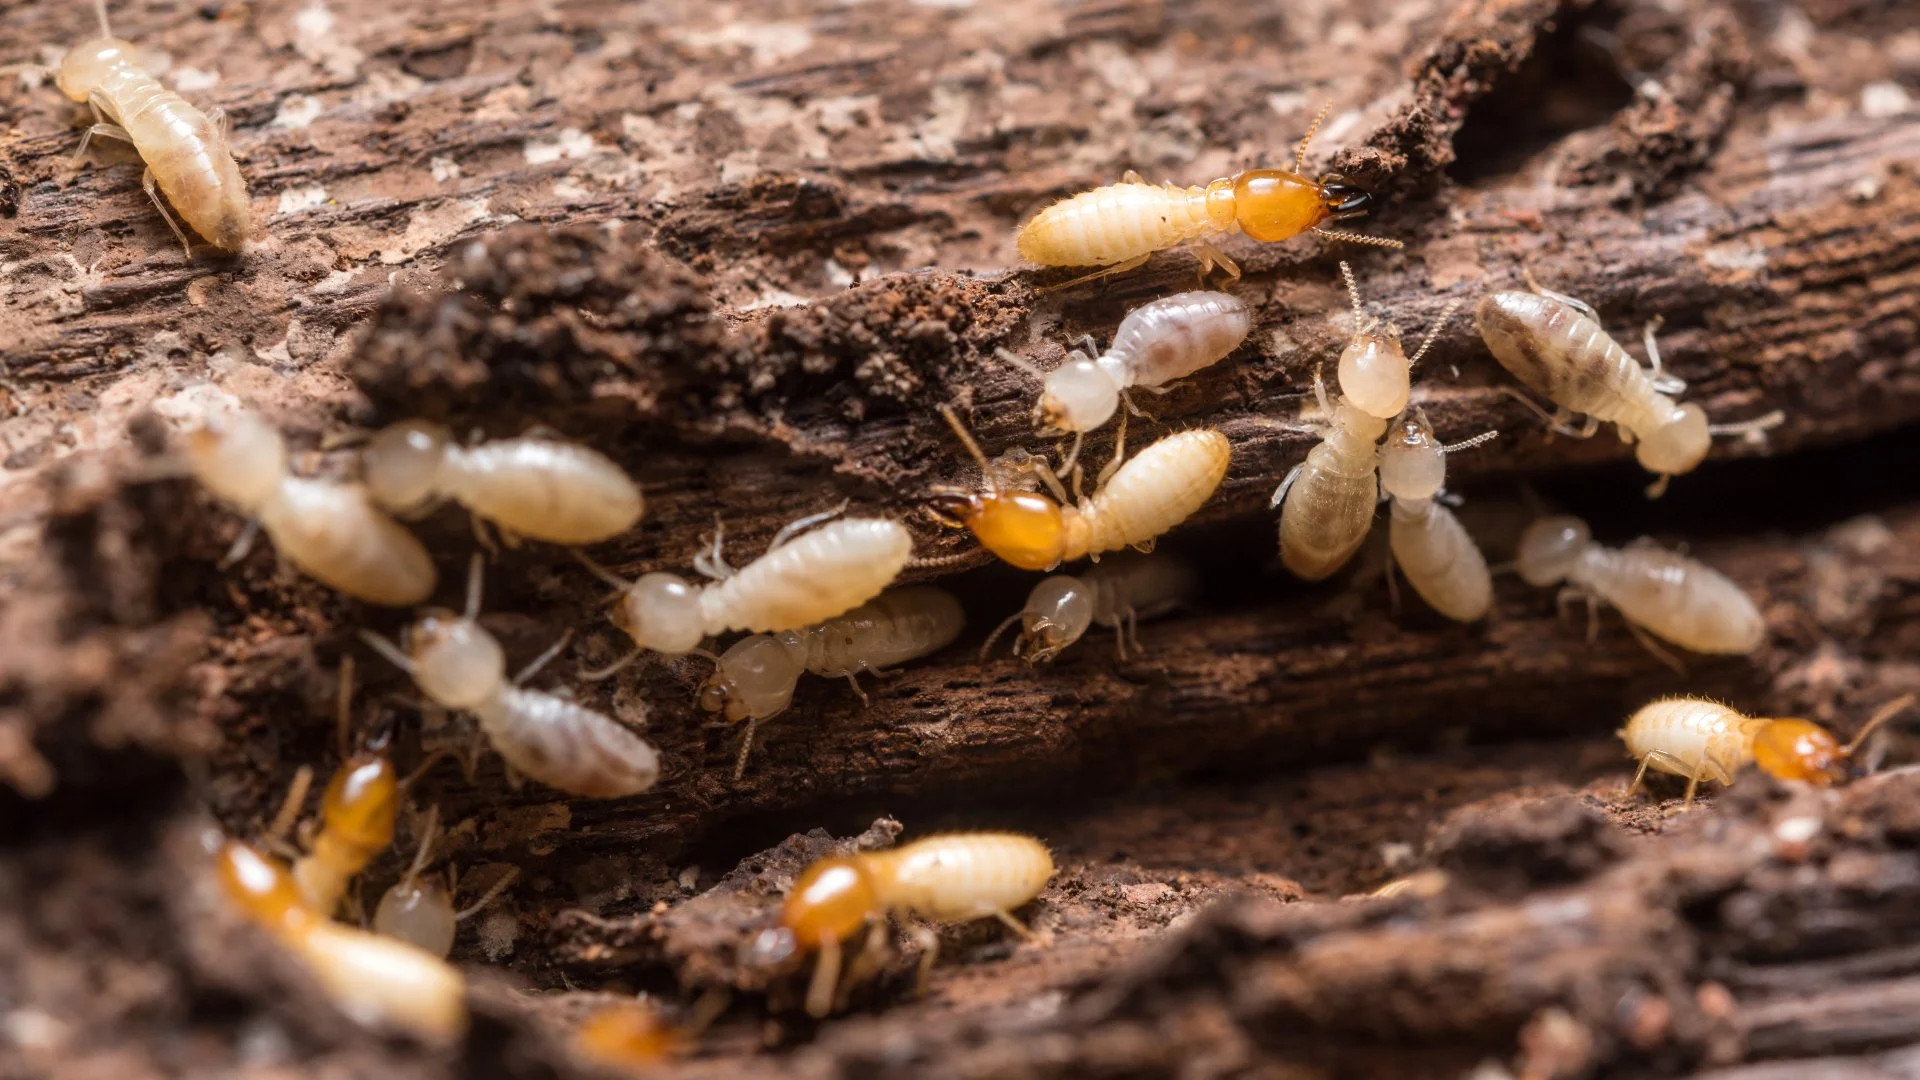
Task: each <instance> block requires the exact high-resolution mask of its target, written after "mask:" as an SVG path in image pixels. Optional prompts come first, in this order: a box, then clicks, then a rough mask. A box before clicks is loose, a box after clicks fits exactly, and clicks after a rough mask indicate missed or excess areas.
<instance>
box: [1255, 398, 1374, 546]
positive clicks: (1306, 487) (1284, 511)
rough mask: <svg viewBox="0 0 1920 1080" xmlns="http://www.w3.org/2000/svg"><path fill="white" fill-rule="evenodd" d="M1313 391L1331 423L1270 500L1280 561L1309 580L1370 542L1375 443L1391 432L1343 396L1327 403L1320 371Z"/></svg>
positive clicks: (1281, 482) (1282, 481) (1269, 505)
mask: <svg viewBox="0 0 1920 1080" xmlns="http://www.w3.org/2000/svg"><path fill="white" fill-rule="evenodd" d="M1313 392H1314V396H1315V397H1317V398H1318V399H1319V401H1320V409H1321V411H1322V412H1325V413H1327V414H1329V415H1331V416H1332V417H1333V420H1332V423H1331V424H1330V425H1329V426H1328V428H1327V430H1326V433H1325V434H1324V435H1323V436H1322V437H1321V439H1320V443H1319V445H1317V446H1315V447H1314V448H1313V449H1312V450H1310V451H1308V453H1307V460H1305V461H1303V462H1301V463H1300V464H1298V465H1295V466H1294V467H1293V468H1292V469H1291V470H1289V471H1288V472H1287V475H1286V478H1285V479H1283V480H1281V481H1280V486H1279V487H1278V488H1276V489H1274V492H1273V499H1272V500H1271V501H1269V502H1268V504H1267V505H1268V507H1269V508H1271V507H1275V506H1278V507H1280V561H1281V562H1282V563H1284V564H1285V565H1286V567H1287V569H1288V570H1291V571H1293V572H1294V573H1295V574H1297V575H1298V576H1300V577H1302V578H1304V579H1306V580H1307V581H1319V580H1320V579H1322V578H1325V577H1328V576H1330V575H1332V574H1333V572H1334V571H1336V570H1338V569H1340V568H1341V567H1342V566H1345V565H1346V564H1347V560H1348V559H1351V558H1353V553H1354V552H1356V551H1359V550H1360V545H1361V544H1363V543H1365V542H1366V539H1367V531H1368V530H1369V529H1371V528H1373V513H1374V510H1375V508H1376V507H1378V505H1379V502H1380V485H1379V483H1378V480H1377V470H1378V468H1379V464H1380V452H1379V448H1378V446H1377V444H1378V443H1379V442H1380V436H1382V435H1384V434H1386V431H1387V422H1386V421H1385V420H1382V419H1381V418H1379V417H1377V416H1371V415H1369V414H1367V413H1366V412H1363V411H1362V410H1361V409H1360V408H1359V407H1357V406H1355V405H1353V404H1351V403H1349V402H1348V401H1346V400H1345V399H1344V398H1343V399H1342V400H1341V401H1340V403H1339V405H1338V407H1336V406H1334V405H1333V404H1332V403H1331V402H1329V401H1328V400H1327V387H1326V383H1324V382H1322V381H1321V379H1320V375H1319V373H1318V372H1315V373H1314V376H1313Z"/></svg>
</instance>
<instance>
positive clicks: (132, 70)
mask: <svg viewBox="0 0 1920 1080" xmlns="http://www.w3.org/2000/svg"><path fill="white" fill-rule="evenodd" d="M94 10H95V12H96V13H97V14H98V15H99V17H100V36H99V37H97V38H94V39H93V40H91V41H83V42H81V43H80V44H78V45H75V46H74V47H73V48H71V49H68V50H67V54H66V56H65V57H63V58H62V59H61V61H60V67H59V70H58V71H56V72H55V74H54V82H55V84H56V85H58V86H59V88H60V92H61V93H62V94H65V95H66V96H67V97H68V98H71V99H72V100H74V101H77V102H79V103H81V104H82V105H85V106H87V107H88V108H89V109H91V110H92V111H93V120H94V123H93V126H92V127H89V128H88V129H87V133H86V135H85V136H83V137H82V138H81V140H80V148H79V149H78V150H77V151H75V152H74V160H76V161H78V160H79V159H81V158H83V157H85V156H86V153H87V146H88V144H89V143H91V142H92V141H93V139H94V138H95V137H99V138H103V139H116V140H118V141H120V142H125V143H131V144H133V148H134V149H135V150H137V151H138V152H139V154H140V157H141V158H142V159H143V160H144V161H145V162H146V164H147V171H146V174H145V175H144V176H142V177H141V181H140V183H141V186H143V187H144V188H146V191H147V197H148V198H150V199H152V200H153V205H154V208H155V209H157V210H159V211H160V216H161V217H162V218H165V219H166V222H167V227H168V228H170V229H172V230H173V234H174V235H175V236H177V237H179V239H180V246H181V247H183V248H185V249H186V252H187V256H188V257H189V258H191V257H192V256H193V244H192V242H190V241H189V240H188V239H187V234H186V233H185V232H184V231H182V230H181V228H180V225H179V223H178V222H176V221H174V219H173V214H171V213H169V212H168V211H167V203H169V202H170V203H172V204H173V207H174V209H175V210H178V211H179V213H180V216H181V217H183V218H185V219H186V221H187V224H188V225H190V226H192V227H193V230H194V231H195V232H197V233H199V234H200V235H201V236H203V237H205V238H206V239H207V241H208V242H209V243H211V244H213V245H214V246H215V247H217V248H220V249H221V250H223V251H239V250H240V249H241V248H243V247H245V246H246V243H247V239H248V237H250V236H251V235H252V232H253V206H252V204H251V203H250V202H249V201H248V200H247V182H246V181H245V180H243V179H241V177H240V167H239V166H237V165H235V164H234V161H233V151H232V149H231V148H229V147H228V145H227V118H226V114H225V113H223V112H221V111H220V110H219V109H215V110H213V112H212V113H211V114H206V113H202V112H201V111H200V110H199V109H196V108H194V107H193V106H192V105H190V104H188V103H187V100H186V99H185V98H183V97H181V96H180V95H179V94H176V93H174V92H173V91H171V90H168V89H167V88H166V87H164V86H162V85H160V82H159V80H157V79H155V78H154V77H153V76H152V75H149V74H147V72H146V71H145V70H144V69H143V68H142V67H141V65H140V64H139V62H138V60H137V58H136V54H135V47H134V45H133V43H132V42H129V41H124V40H122V39H120V38H116V37H114V36H113V31H112V30H110V29H109V28H108V26H107V7H106V4H105V2H104V0H96V3H95V5H94ZM163 194H164V195H165V196H166V198H165V199H164V200H163V199H162V198H161V196H162V195H163Z"/></svg>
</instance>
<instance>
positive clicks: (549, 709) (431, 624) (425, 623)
mask: <svg viewBox="0 0 1920 1080" xmlns="http://www.w3.org/2000/svg"><path fill="white" fill-rule="evenodd" d="M480 585H481V560H480V556H479V555H478V554H475V555H474V557H473V561H472V565H471V570H470V573H469V576H468V579H467V609H466V612H465V614H461V615H456V614H454V613H453V612H451V611H442V610H429V611H426V612H425V613H423V614H422V615H421V616H420V617H419V618H418V619H416V620H415V621H414V623H413V625H412V626H410V627H408V628H407V631H406V633H405V635H404V636H403V637H402V638H401V641H402V643H403V644H402V646H396V645H395V644H394V643H392V642H390V641H388V640H387V639H385V638H383V637H381V636H379V635H378V634H375V633H372V632H371V631H367V630H362V631H361V632H360V637H361V639H362V640H364V641H365V642H366V643H367V644H368V645H369V646H371V647H372V648H373V649H374V651H376V652H378V653H379V654H380V655H382V656H384V657H386V658H387V659H388V660H390V661H392V662H393V663H394V664H395V665H396V666H397V667H399V668H400V669H401V670H403V671H405V672H407V673H408V674H409V675H411V676H413V681H414V683H415V685H417V686H419V688H420V692H421V693H423V694H425V695H426V696H427V697H428V699H430V700H431V701H432V702H433V703H434V704H436V705H439V706H440V707H441V708H444V709H453V710H457V711H462V712H469V713H472V714H473V715H474V716H475V717H477V718H478V719H479V721H480V730H481V731H482V732H484V733H485V734H486V736H487V741H488V742H489V743H491V744H492V746H493V748H494V750H495V751H496V752H498V753H499V755H500V756H501V757H502V758H505V759H506V762H507V764H509V765H511V766H513V767H514V768H515V769H516V770H518V771H519V772H521V773H523V774H525V775H527V776H530V777H532V778H533V779H535V780H538V781H539V782H541V783H543V784H546V785H547V786H549V787H554V788H558V789H560V790H561V791H565V792H569V793H571V794H574V795H583V796H586V797H587V798H591V799H613V798H619V797H621V796H624V795H635V794H638V793H640V792H642V791H645V790H647V789H648V788H650V787H652V786H653V785H654V782H655V781H657V780H658V779H659V778H660V758H659V755H658V754H657V753H655V751H654V749H653V745H652V744H651V743H648V742H647V741H646V740H645V739H642V738H641V737H640V736H638V735H636V734H634V733H633V732H632V731H630V730H628V729H627V728H626V727H625V726H623V725H621V724H620V723H619V722H618V721H615V720H613V719H611V718H609V717H607V716H604V715H602V714H600V713H598V712H595V711H594V710H592V709H589V708H587V707H586V706H584V705H581V704H579V703H577V702H574V701H571V700H569V699H567V698H564V697H560V696H558V695H556V694H550V693H547V692H545V691H541V690H525V689H522V688H521V687H520V685H519V684H520V683H522V682H524V681H525V680H527V679H529V678H531V677H532V676H533V674H534V673H535V672H537V671H539V670H540V668H541V667H542V666H544V665H545V664H546V663H547V661H549V660H551V659H552V658H553V657H554V656H556V655H558V653H559V651H560V649H561V648H562V647H564V646H565V645H566V642H567V638H565V637H563V638H561V640H560V641H559V642H558V643H556V644H555V645H554V647H553V648H551V649H548V650H547V652H546V653H545V654H544V655H542V656H541V657H539V658H538V659H536V660H535V661H534V662H533V663H532V664H530V665H528V666H527V668H526V669H525V670H524V671H522V672H520V674H518V675H516V676H514V678H513V680H512V681H511V682H509V681H508V680H507V662H506V656H505V654H504V653H503V652H502V651H501V649H500V643H499V642H498V641H496V640H494V637H493V635H492V634H489V633H488V632H487V631H486V630H484V629H482V628H481V626H480V624H479V623H478V622H477V621H475V620H476V619H477V617H478V616H479V613H480Z"/></svg>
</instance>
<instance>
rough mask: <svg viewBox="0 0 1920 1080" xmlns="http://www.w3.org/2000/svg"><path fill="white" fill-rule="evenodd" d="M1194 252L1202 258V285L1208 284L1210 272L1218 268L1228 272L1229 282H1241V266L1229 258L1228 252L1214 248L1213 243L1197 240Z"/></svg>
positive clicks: (1194, 244)
mask: <svg viewBox="0 0 1920 1080" xmlns="http://www.w3.org/2000/svg"><path fill="white" fill-rule="evenodd" d="M1193 250H1194V251H1195V253H1197V254H1198V255H1199V256H1200V283H1201V284H1202V285H1205V284H1206V283H1207V273H1208V271H1210V270H1212V269H1213V268H1214V267H1216V266H1218V267H1219V268H1220V269H1222V270H1224V271H1226V273H1227V277H1228V279H1229V280H1232V281H1239V280H1240V264H1239V263H1236V262H1234V261H1233V260H1232V259H1230V258H1228V257H1227V253H1226V252H1224V251H1221V250H1220V249H1219V248H1217V247H1214V246H1213V243H1212V241H1208V240H1195V241H1194V242H1193Z"/></svg>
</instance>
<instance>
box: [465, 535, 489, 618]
mask: <svg viewBox="0 0 1920 1080" xmlns="http://www.w3.org/2000/svg"><path fill="white" fill-rule="evenodd" d="M486 568H487V560H486V559H485V557H483V556H482V555H481V554H480V553H479V552H477V551H476V552H474V553H473V554H472V555H470V556H468V557H467V610H466V616H465V617H466V619H467V621H468V622H472V621H473V620H475V619H477V618H479V617H480V598H481V596H482V595H483V593H484V590H485V588H486Z"/></svg>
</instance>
